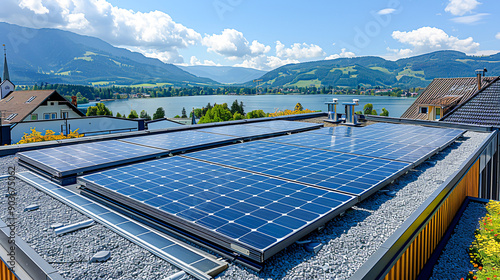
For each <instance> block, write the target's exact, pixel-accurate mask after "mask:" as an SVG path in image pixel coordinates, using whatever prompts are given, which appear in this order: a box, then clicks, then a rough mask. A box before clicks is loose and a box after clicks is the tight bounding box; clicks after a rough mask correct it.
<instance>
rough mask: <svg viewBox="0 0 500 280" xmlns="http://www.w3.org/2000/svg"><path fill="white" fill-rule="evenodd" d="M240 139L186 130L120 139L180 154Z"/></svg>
mask: <svg viewBox="0 0 500 280" xmlns="http://www.w3.org/2000/svg"><path fill="white" fill-rule="evenodd" d="M239 139H240V138H239V137H234V136H228V135H220V134H208V133H203V132H201V131H197V130H184V131H175V132H169V133H162V134H154V135H146V136H137V137H132V138H124V139H119V141H122V142H127V143H131V144H136V145H142V146H147V147H152V148H157V149H163V150H168V151H170V153H178V152H186V151H190V150H195V149H200V148H207V147H211V146H215V145H223V144H228V143H234V142H235V141H237V140H239Z"/></svg>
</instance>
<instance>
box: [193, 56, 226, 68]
mask: <svg viewBox="0 0 500 280" xmlns="http://www.w3.org/2000/svg"><path fill="white" fill-rule="evenodd" d="M190 64H191V65H205V66H220V64H217V63H215V62H213V61H212V60H203V62H201V61H200V60H199V59H198V58H196V56H194V55H193V56H191V59H190Z"/></svg>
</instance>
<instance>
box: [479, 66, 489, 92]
mask: <svg viewBox="0 0 500 280" xmlns="http://www.w3.org/2000/svg"><path fill="white" fill-rule="evenodd" d="M486 72H488V70H486V68H484V69H477V70H476V76H477V90H478V91H480V90H481V87H482V85H481V76H483V77H484V75H485V73H486Z"/></svg>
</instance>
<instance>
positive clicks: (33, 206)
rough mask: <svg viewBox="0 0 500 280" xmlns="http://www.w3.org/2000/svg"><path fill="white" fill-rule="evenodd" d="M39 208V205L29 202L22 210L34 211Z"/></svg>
mask: <svg viewBox="0 0 500 280" xmlns="http://www.w3.org/2000/svg"><path fill="white" fill-rule="evenodd" d="M39 208H40V205H37V204H31V205H29V206H26V208H24V212H28V211H35V210H38V209H39Z"/></svg>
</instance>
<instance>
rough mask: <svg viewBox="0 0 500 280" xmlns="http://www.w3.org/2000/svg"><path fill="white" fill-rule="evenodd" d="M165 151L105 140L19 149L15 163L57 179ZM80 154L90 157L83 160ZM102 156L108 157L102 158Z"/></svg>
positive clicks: (154, 155) (164, 153)
mask: <svg viewBox="0 0 500 280" xmlns="http://www.w3.org/2000/svg"><path fill="white" fill-rule="evenodd" d="M120 153H121V154H120ZM168 154H169V152H168V151H165V150H161V149H155V148H150V147H144V146H139V145H135V144H130V143H125V142H120V141H117V140H109V141H102V142H95V143H83V144H76V145H68V146H61V147H54V148H47V149H41V150H32V151H26V152H20V153H17V157H18V158H19V163H21V164H23V163H24V166H26V167H28V168H30V169H32V170H34V171H36V172H37V173H39V174H42V175H44V176H52V177H56V178H59V179H61V178H65V177H71V176H76V175H77V174H82V173H85V172H89V171H94V170H98V169H102V168H106V167H110V166H116V165H120V164H126V163H130V162H135V161H140V160H145V159H151V158H155V157H160V156H165V155H168ZM76 155H79V156H76ZM82 155H86V156H88V157H91V158H89V159H84V158H83V156H82ZM105 155H110V156H111V157H110V158H106V157H105ZM58 156H62V157H58ZM77 159H79V161H78V160H77ZM70 167H71V168H70Z"/></svg>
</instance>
